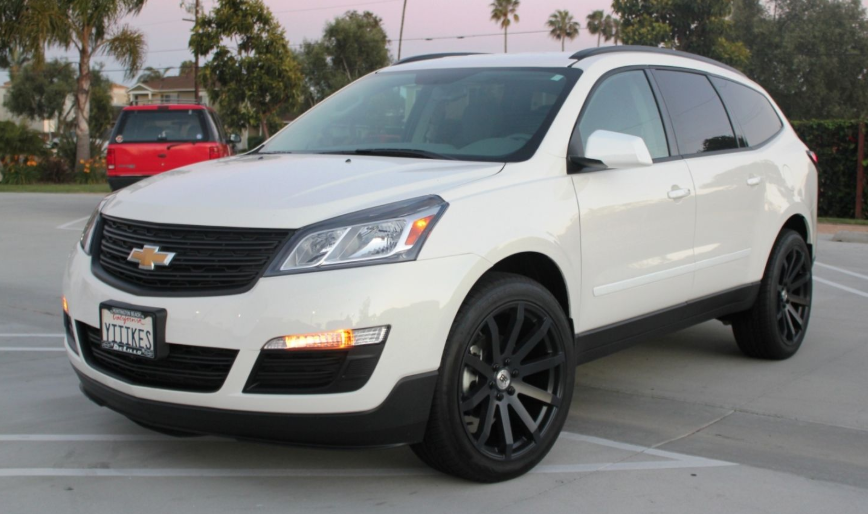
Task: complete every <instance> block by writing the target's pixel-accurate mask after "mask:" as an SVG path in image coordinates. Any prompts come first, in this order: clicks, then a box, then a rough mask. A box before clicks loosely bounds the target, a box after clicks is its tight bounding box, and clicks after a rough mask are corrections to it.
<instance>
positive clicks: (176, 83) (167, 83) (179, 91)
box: [127, 74, 208, 105]
mask: <svg viewBox="0 0 868 514" xmlns="http://www.w3.org/2000/svg"><path fill="white" fill-rule="evenodd" d="M127 95H129V99H130V105H145V104H153V103H178V102H195V101H196V95H195V87H194V84H193V75H192V74H187V75H179V76H171V77H163V78H161V79H157V80H149V81H147V82H139V83H138V84H136V85H134V86H133V87H131V88H129V89H127ZM199 102H200V103H203V104H207V103H208V93H206V92H205V91H204V88H202V89H200V91H199Z"/></svg>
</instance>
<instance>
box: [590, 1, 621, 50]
mask: <svg viewBox="0 0 868 514" xmlns="http://www.w3.org/2000/svg"><path fill="white" fill-rule="evenodd" d="M585 21H586V23H587V28H588V33H589V34H591V35H593V36H597V46H600V43H601V42H602V41H603V40H605V41H606V42H607V43H608V42H609V41H611V40H613V39H614V40H615V44H617V43H618V39H619V38H620V34H619V30H620V27H621V24H620V21H619V20H618V19H616V18H613V17H612V15H611V14H606V13H604V12H603V11H600V10H597V11H593V12H591V14H589V15H588V16H587V17H586V18H585Z"/></svg>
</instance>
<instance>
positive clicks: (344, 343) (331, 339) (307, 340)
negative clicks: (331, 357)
mask: <svg viewBox="0 0 868 514" xmlns="http://www.w3.org/2000/svg"><path fill="white" fill-rule="evenodd" d="M388 335H389V327H388V326H382V327H371V328H359V329H355V330H349V329H345V330H331V331H329V332H315V333H313V334H299V335H291V336H283V337H275V338H274V339H272V340H270V341H268V342H267V343H265V346H263V347H262V349H263V350H345V349H348V348H353V347H355V346H364V345H368V344H378V343H382V342H384V341H385V340H386V337H387V336H388Z"/></svg>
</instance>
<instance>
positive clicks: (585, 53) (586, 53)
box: [570, 45, 746, 77]
mask: <svg viewBox="0 0 868 514" xmlns="http://www.w3.org/2000/svg"><path fill="white" fill-rule="evenodd" d="M629 52H639V53H646V54H658V55H671V56H674V57H684V58H686V59H692V60H694V61H699V62H703V63H705V64H712V65H714V66H717V67H719V68H723V69H725V70H727V71H731V72H733V73H738V74H739V75H741V76H742V77H745V76H746V75H745V74H744V72H742V71H740V70H738V69H736V68H733V67H732V66H730V65H728V64H723V63H722V62H720V61H715V60H714V59H710V58H708V57H703V56H701V55H696V54H691V53H689V52H682V51H680V50H672V49H669V48H658V47H656V46H640V45H618V46H603V47H598V48H586V49H584V50H579V51H578V52H576V53H574V54H573V55H571V56H570V59H575V60H576V61H577V62H581V61H583V60H585V59H588V58H591V57H596V56H598V55H605V54H613V53H629Z"/></svg>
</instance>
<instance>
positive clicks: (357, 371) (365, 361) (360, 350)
mask: <svg viewBox="0 0 868 514" xmlns="http://www.w3.org/2000/svg"><path fill="white" fill-rule="evenodd" d="M384 347H385V343H378V344H371V345H362V346H357V347H355V348H350V349H349V350H319V351H300V350H262V351H260V352H259V357H257V359H256V363H255V364H254V365H253V370H252V371H251V372H250V376H249V377H248V379H247V384H246V385H245V386H244V393H246V394H333V393H348V392H352V391H358V390H359V389H361V388H362V387H364V386H365V384H367V383H368V380H370V378H371V375H373V373H374V369H375V368H376V366H377V363H378V362H379V361H380V355H382V353H383V348H384ZM336 354H340V355H336ZM332 355H335V356H336V358H338V359H342V360H341V362H340V363H339V365H338V367H337V369H336V370H335V372H334V375H333V377H332V380H331V382H329V383H328V384H326V385H324V386H320V387H298V386H296V387H292V386H280V387H279V386H275V385H264V384H263V383H261V380H262V379H261V377H260V375H259V372H260V369H261V368H262V367H263V362H264V361H265V360H269V359H271V360H272V362H280V360H284V361H291V360H292V359H297V362H296V364H295V365H296V366H298V365H299V364H304V359H305V358H312V357H329V356H332Z"/></svg>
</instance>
